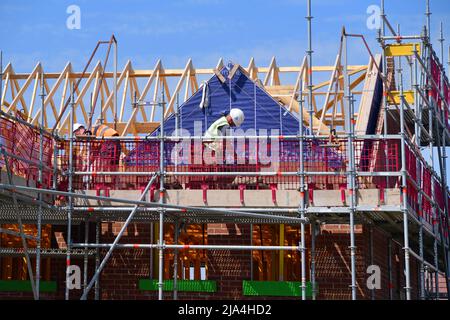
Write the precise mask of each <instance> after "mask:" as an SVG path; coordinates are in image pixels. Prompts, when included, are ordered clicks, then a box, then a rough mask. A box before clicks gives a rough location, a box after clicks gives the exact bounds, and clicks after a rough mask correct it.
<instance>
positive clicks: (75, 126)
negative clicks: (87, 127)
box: [73, 123, 84, 132]
mask: <svg viewBox="0 0 450 320" xmlns="http://www.w3.org/2000/svg"><path fill="white" fill-rule="evenodd" d="M81 127H83V128H84V125H82V124H81V123H74V124H73V132H75V131H77V130H78V129H80V128H81Z"/></svg>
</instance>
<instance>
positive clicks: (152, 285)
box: [139, 279, 217, 292]
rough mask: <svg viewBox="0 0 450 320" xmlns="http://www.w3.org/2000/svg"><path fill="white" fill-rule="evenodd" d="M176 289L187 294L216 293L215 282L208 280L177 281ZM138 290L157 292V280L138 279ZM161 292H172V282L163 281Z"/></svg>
mask: <svg viewBox="0 0 450 320" xmlns="http://www.w3.org/2000/svg"><path fill="white" fill-rule="evenodd" d="M177 289H178V291H188V292H216V291H217V286H216V282H215V281H210V280H178V281H177ZM139 290H149V291H156V290H158V280H153V279H140V280H139ZM163 290H164V291H173V280H164V284H163Z"/></svg>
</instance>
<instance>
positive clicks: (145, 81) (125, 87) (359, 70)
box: [1, 52, 375, 136]
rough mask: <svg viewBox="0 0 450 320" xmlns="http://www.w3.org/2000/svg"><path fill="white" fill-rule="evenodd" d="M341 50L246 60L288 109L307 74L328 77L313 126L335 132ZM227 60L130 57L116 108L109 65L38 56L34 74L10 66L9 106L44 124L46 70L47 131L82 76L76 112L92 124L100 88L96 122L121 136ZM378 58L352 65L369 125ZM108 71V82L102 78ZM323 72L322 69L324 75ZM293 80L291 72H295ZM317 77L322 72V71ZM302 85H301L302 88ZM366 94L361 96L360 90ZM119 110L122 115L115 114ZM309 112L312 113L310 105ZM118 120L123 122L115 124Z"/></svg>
mask: <svg viewBox="0 0 450 320" xmlns="http://www.w3.org/2000/svg"><path fill="white" fill-rule="evenodd" d="M342 65H343V64H342V63H341V53H340V52H339V53H338V54H337V56H336V59H335V63H334V65H332V66H313V67H312V68H309V66H308V64H307V59H306V58H305V59H303V60H302V63H301V64H300V65H298V66H287V67H282V66H279V65H278V64H277V61H276V58H275V57H273V58H272V59H271V62H270V64H269V66H266V67H263V66H258V65H257V64H256V62H255V60H254V59H253V58H251V59H250V62H249V63H248V65H247V67H244V69H245V71H246V72H247V73H248V75H249V76H250V78H251V79H253V80H255V81H258V82H259V84H260V85H261V86H262V87H263V88H264V89H265V90H266V91H267V92H268V93H269V94H271V95H272V96H273V97H274V99H276V100H277V101H279V102H280V103H281V104H283V105H285V106H286V107H287V108H288V110H290V111H292V112H294V113H297V112H298V110H299V102H298V100H299V92H302V95H303V99H306V98H307V96H308V79H309V77H308V73H310V72H312V73H313V74H316V75H317V76H318V77H319V78H322V79H328V80H325V81H322V82H320V83H317V84H314V85H313V87H312V90H313V95H312V97H313V98H312V100H313V101H312V105H313V108H314V110H313V129H314V133H315V134H319V135H329V134H330V128H332V129H336V132H337V133H338V134H339V133H342V132H344V130H343V126H344V119H345V112H344V107H343V106H344V89H343V88H344V80H343V67H342ZM223 66H224V63H223V59H220V60H219V61H218V63H217V65H216V66H215V67H214V68H195V67H194V63H193V61H192V60H191V59H189V60H188V61H187V63H186V65H185V67H184V68H183V69H166V68H165V67H164V66H163V63H162V61H161V60H158V61H157V62H156V64H155V66H154V67H153V69H148V70H146V69H134V68H133V65H132V62H131V61H128V62H127V63H126V64H125V66H124V67H123V69H122V70H121V71H118V74H117V92H118V95H119V97H118V99H117V108H114V105H113V103H114V102H113V86H114V72H111V71H105V70H104V69H103V66H102V64H101V62H100V61H99V62H97V64H96V65H95V66H94V67H93V68H92V70H89V71H88V72H86V73H85V74H84V75H83V74H82V73H81V72H76V71H74V70H73V67H72V64H71V63H70V62H68V63H67V64H66V66H65V67H64V68H63V70H62V71H61V72H49V73H46V72H45V71H44V67H43V66H42V64H41V63H38V64H37V65H36V66H35V68H34V69H33V71H32V72H30V73H16V72H15V71H14V68H13V66H12V64H11V63H9V64H8V65H7V66H6V68H5V69H4V72H3V88H2V89H3V90H2V96H1V107H2V110H3V111H5V112H9V113H13V114H16V113H17V112H18V111H20V112H22V113H23V115H24V116H25V118H26V119H27V121H28V122H30V123H33V124H38V119H39V117H40V113H41V108H37V107H36V106H35V101H36V96H37V95H39V91H38V90H39V89H40V88H39V86H40V77H41V74H42V73H44V81H43V82H44V87H45V88H44V89H45V91H46V97H45V102H44V123H45V127H46V128H48V130H51V128H52V125H53V124H54V123H55V122H56V119H57V118H58V117H59V116H60V114H61V112H62V111H63V109H64V108H63V106H64V103H65V102H66V100H67V98H68V97H69V95H70V88H71V86H72V85H73V84H74V83H75V82H77V81H78V80H79V79H80V77H82V76H83V77H82V79H81V81H80V84H79V86H78V88H76V99H75V110H76V114H75V119H76V121H78V122H83V123H88V119H89V115H90V112H91V110H93V109H92V103H91V102H92V101H97V99H96V95H99V98H100V99H98V101H99V104H100V106H97V108H94V110H95V112H94V114H93V117H92V119H93V123H98V122H101V123H104V124H107V125H110V126H112V127H115V128H116V129H117V131H119V133H120V134H121V135H122V136H126V135H139V134H146V133H149V132H152V131H153V130H155V129H156V128H157V127H158V125H159V119H157V117H158V115H157V114H158V113H157V112H155V106H154V105H153V106H150V107H147V106H146V105H145V103H144V102H148V101H156V100H157V99H158V98H159V96H160V94H161V92H162V91H164V94H165V99H166V101H168V104H167V108H166V110H167V111H166V117H167V116H169V115H170V114H171V113H172V112H173V111H174V108H175V107H176V104H177V103H180V104H181V103H183V102H184V101H186V100H187V99H188V98H189V97H190V96H191V95H192V94H193V93H194V92H196V91H197V90H198V89H199V87H201V83H202V79H207V78H209V77H210V76H212V75H214V74H215V73H216V74H217V73H218V72H217V70H219V69H220V68H222V67H223ZM374 69H375V68H374V66H373V63H372V61H369V63H368V64H367V65H352V66H348V73H349V74H350V75H351V76H352V81H351V84H350V86H351V89H352V90H353V91H352V92H353V94H354V95H355V99H357V100H360V102H361V105H360V107H359V108H358V109H356V110H355V119H356V121H357V122H361V121H362V122H364V123H363V124H362V126H361V124H360V125H359V127H363V128H364V127H365V126H366V125H367V123H366V122H367V121H368V119H362V120H359V117H358V110H359V109H361V108H362V106H363V104H364V103H365V101H366V100H367V99H365V98H364V96H365V95H367V94H370V92H369V91H368V90H367V89H366V87H365V86H366V83H367V82H368V79H369V78H370V76H371V74H373V71H374ZM102 73H103V81H101V77H102ZM319 74H320V75H319ZM293 76H294V77H295V82H294V83H289V82H292V81H289V80H286V79H285V78H289V79H293V78H294V77H293ZM315 78H316V76H315ZM300 86H302V88H300ZM359 88H361V89H359ZM358 96H359V97H358ZM69 109H70V108H68V109H67V110H66V111H65V112H64V114H62V115H61V116H62V117H61V121H60V122H59V123H58V126H57V129H58V132H59V134H67V132H68V129H69V126H70V121H69V119H70V110H69ZM114 110H117V114H116V115H114V112H115V111H114ZM304 113H308V112H307V111H304ZM303 118H304V122H305V125H309V116H306V114H305V115H304V117H303ZM114 119H117V122H116V123H114Z"/></svg>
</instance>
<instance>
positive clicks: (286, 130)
mask: <svg viewBox="0 0 450 320" xmlns="http://www.w3.org/2000/svg"><path fill="white" fill-rule="evenodd" d="M232 68H233V65H231V64H230V65H228V67H223V68H222V70H221V71H220V73H221V74H222V75H223V76H224V77H225V82H224V83H222V82H221V81H220V80H219V78H218V77H217V76H216V75H213V76H212V77H211V78H210V79H209V80H208V81H207V86H208V90H207V95H208V100H209V103H208V106H207V107H205V108H203V109H202V108H200V103H201V101H202V96H203V90H202V87H200V89H199V90H198V91H197V92H196V93H194V95H193V96H192V97H190V98H189V99H188V100H187V101H186V102H184V103H183V104H182V105H181V106H180V107H179V127H180V128H182V129H185V130H188V131H189V133H190V134H191V135H194V134H195V135H202V134H203V133H204V132H205V131H206V129H207V128H208V127H209V126H210V125H211V124H212V123H213V122H214V121H216V120H217V119H218V118H219V117H221V116H222V115H225V114H227V113H228V112H229V110H230V109H231V108H240V109H241V110H242V111H243V112H244V114H245V121H244V123H243V124H242V125H241V127H240V129H242V130H244V131H247V130H248V129H255V130H256V132H257V134H260V135H270V134H280V135H296V134H298V130H299V127H298V120H297V118H296V115H294V114H293V113H290V112H289V111H287V109H286V108H285V107H284V106H282V105H280V104H279V103H278V102H277V101H275V100H274V99H273V98H272V97H271V96H270V95H269V94H268V93H267V92H266V91H265V90H264V89H262V88H261V87H259V86H258V84H256V83H255V82H254V81H253V80H251V79H250V78H249V77H248V76H247V75H246V73H245V71H244V70H243V69H241V68H238V69H237V71H236V72H235V73H234V75H233V77H232V78H231V79H229V78H228V75H229V73H230V70H232ZM196 121H197V122H199V123H201V125H202V127H201V128H202V132H198V131H197V132H194V123H195V122H196ZM197 125H198V124H197ZM164 126H165V127H164V131H165V134H166V135H172V134H173V132H174V131H175V115H174V114H171V115H170V116H169V117H168V118H167V119H166V120H165V122H164ZM261 129H266V130H267V133H263V132H260V130H261ZM274 129H276V130H278V133H277V132H274V131H272V132H271V130H274ZM304 130H305V131H306V129H305V128H304ZM157 134H159V129H157V130H156V131H155V132H153V135H157ZM237 134H238V133H237ZM253 134H254V133H253ZM182 135H183V134H182Z"/></svg>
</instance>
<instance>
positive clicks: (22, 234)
mask: <svg viewBox="0 0 450 320" xmlns="http://www.w3.org/2000/svg"><path fill="white" fill-rule="evenodd" d="M0 152H1V154H2V155H3V158H4V160H5V167H6V173H7V176H8V183H9V184H13V178H12V173H11V167H10V164H9V161H8V157H7V155H6V151H5V149H4V148H3V146H1V151H0ZM11 194H12V199H13V203H14V207H15V208H16V214H17V222H18V224H19V236H20V238H21V240H22V247H23V253H24V255H25V260H26V262H27V269H28V274H29V277H30V283H31V290H32V291H33V298H34V299H35V300H38V299H39V294H38V292H37V289H36V284H35V281H34V274H33V268H32V266H31V259H30V255H29V254H28V244H27V236H26V235H25V231H24V229H23V223H22V217H21V216H20V210H19V205H18V203H17V197H16V193H15V191H14V190H11Z"/></svg>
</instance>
